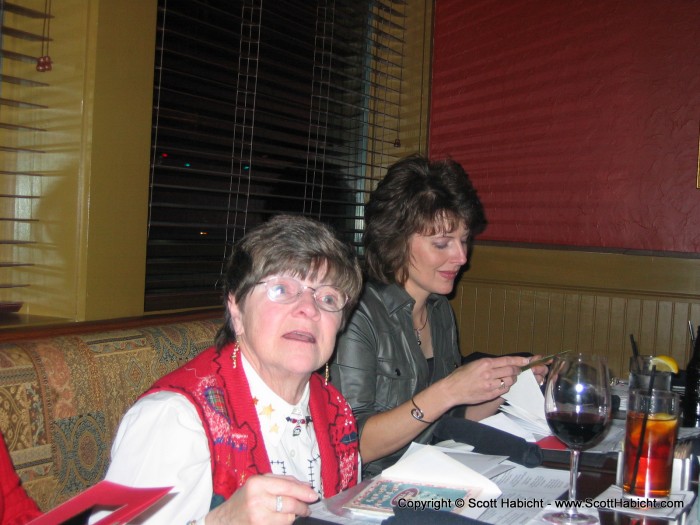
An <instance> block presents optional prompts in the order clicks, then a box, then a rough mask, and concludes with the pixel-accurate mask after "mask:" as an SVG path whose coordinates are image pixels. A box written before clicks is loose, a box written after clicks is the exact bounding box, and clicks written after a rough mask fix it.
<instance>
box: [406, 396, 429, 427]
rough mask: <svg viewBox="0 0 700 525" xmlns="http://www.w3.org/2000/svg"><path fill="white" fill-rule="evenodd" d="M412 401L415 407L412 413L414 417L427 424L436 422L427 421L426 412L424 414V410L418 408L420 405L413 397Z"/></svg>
mask: <svg viewBox="0 0 700 525" xmlns="http://www.w3.org/2000/svg"><path fill="white" fill-rule="evenodd" d="M411 403H413V408H412V409H411V415H412V416H413V419H415V420H416V421H420V422H421V423H425V424H426V425H432V424H433V423H435V421H426V420H425V419H423V418H424V417H425V414H423V411H422V410H421V409H420V408H418V405H416V402H415V401H414V400H413V398H411Z"/></svg>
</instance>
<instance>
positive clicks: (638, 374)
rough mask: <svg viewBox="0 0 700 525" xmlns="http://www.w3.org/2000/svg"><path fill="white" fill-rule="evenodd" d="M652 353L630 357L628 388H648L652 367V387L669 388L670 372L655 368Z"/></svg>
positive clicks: (657, 388) (658, 388)
mask: <svg viewBox="0 0 700 525" xmlns="http://www.w3.org/2000/svg"><path fill="white" fill-rule="evenodd" d="M653 359H654V356H653V355H637V356H632V357H630V382H629V389H630V390H634V389H635V388H643V389H647V388H649V379H650V378H651V371H652V369H654V388H655V389H656V390H668V391H670V390H671V372H665V371H664V372H662V371H660V370H656V367H655V366H654V362H653Z"/></svg>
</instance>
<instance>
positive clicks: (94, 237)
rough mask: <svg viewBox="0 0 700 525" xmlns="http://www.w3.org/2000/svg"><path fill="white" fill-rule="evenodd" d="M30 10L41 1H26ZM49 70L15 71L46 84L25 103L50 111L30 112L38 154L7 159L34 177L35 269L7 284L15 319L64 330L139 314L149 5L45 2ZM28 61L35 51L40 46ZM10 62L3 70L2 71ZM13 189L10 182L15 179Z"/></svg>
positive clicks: (28, 250) (29, 254) (151, 27)
mask: <svg viewBox="0 0 700 525" xmlns="http://www.w3.org/2000/svg"><path fill="white" fill-rule="evenodd" d="M18 3H20V4H21V5H23V6H26V7H30V8H34V9H36V10H39V11H43V9H44V4H45V3H44V1H43V0H23V1H20V2H18ZM52 5H53V15H54V18H53V19H52V21H51V25H50V34H51V37H52V39H53V41H52V42H51V44H50V55H51V57H52V59H53V69H52V71H51V72H47V73H38V72H36V71H33V66H31V65H29V66H27V65H26V64H19V65H16V64H13V65H12V67H13V68H15V69H21V70H22V72H23V73H25V74H26V75H28V76H30V77H34V78H36V79H37V80H40V81H43V82H48V83H49V84H50V86H49V87H43V88H38V89H35V90H33V91H32V92H31V94H29V95H26V96H30V97H31V99H32V100H33V101H35V102H37V103H40V104H45V105H47V106H48V107H49V109H45V110H37V111H33V112H32V113H31V117H29V118H31V119H32V120H33V122H32V123H33V124H34V125H37V126H41V127H44V128H46V130H47V131H46V132H44V133H36V134H33V136H32V137H29V138H28V137H27V136H26V135H25V139H26V140H30V139H31V140H32V141H33V142H35V143H37V145H38V146H39V147H40V148H41V149H43V150H45V151H46V153H45V154H43V155H31V157H30V156H28V155H24V156H9V155H4V156H3V158H2V163H3V165H4V167H5V168H6V169H16V168H19V169H32V170H36V171H39V172H41V173H42V174H43V176H42V177H38V178H37V177H35V178H33V179H32V180H33V181H35V182H33V184H34V188H33V191H34V192H35V193H36V194H38V195H39V196H40V199H39V200H38V201H37V205H36V206H35V209H34V210H33V217H34V218H36V219H38V221H39V222H38V223H37V225H35V226H32V232H31V238H32V239H34V240H35V241H36V244H34V245H32V246H29V247H25V248H21V249H19V251H20V252H21V253H19V258H20V259H21V260H23V261H24V262H28V263H31V264H33V266H30V267H27V268H25V269H20V270H17V272H16V274H15V276H14V279H15V280H17V281H28V282H30V283H31V286H29V287H28V288H22V289H19V290H17V291H16V292H14V293H15V296H14V297H13V298H12V299H14V300H22V301H24V303H25V306H24V307H23V309H22V311H21V314H22V316H21V319H22V320H23V321H25V322H26V319H27V318H28V316H31V317H32V318H34V317H36V316H48V317H51V318H56V319H67V320H71V321H82V320H92V319H101V318H111V317H124V316H135V315H140V314H142V313H143V289H144V272H145V250H146V222H147V210H148V207H147V196H148V171H149V150H150V125H151V97H152V77H153V49H154V42H155V26H156V2H155V0H150V1H144V0H119V1H118V2H115V1H110V0H63V1H61V2H53V3H52ZM33 46H34V47H36V48H37V49H33V48H31V47H28V48H27V50H26V52H27V53H28V54H36V55H38V54H39V50H40V48H39V45H38V44H36V43H34V44H33ZM8 64H10V62H9V61H5V65H6V67H8V66H7V65H8ZM18 185H19V182H18Z"/></svg>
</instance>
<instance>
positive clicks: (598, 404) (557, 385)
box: [544, 353, 612, 524]
mask: <svg viewBox="0 0 700 525" xmlns="http://www.w3.org/2000/svg"><path fill="white" fill-rule="evenodd" d="M611 410H612V406H611V403H610V371H609V370H608V365H607V362H606V359H605V358H604V357H601V356H596V355H588V354H580V353H579V354H565V355H562V356H559V357H557V358H556V359H555V361H554V364H553V365H552V369H551V371H550V373H549V377H548V379H547V387H546V389H545V395H544V411H545V415H546V417H547V424H548V425H549V428H550V429H551V430H552V433H553V434H554V435H555V436H557V437H558V438H559V439H560V440H562V441H563V442H564V443H566V445H567V446H568V447H569V448H570V449H571V468H570V477H569V500H570V501H571V502H574V501H576V478H577V476H578V461H579V454H580V453H581V450H584V449H586V448H589V447H590V446H592V445H594V444H595V443H596V441H597V440H598V439H599V438H600V437H602V435H603V434H604V433H605V431H606V430H607V428H608V427H609V425H610V421H611V419H612V418H611ZM544 519H546V520H547V521H549V522H552V523H558V524H583V523H597V522H598V518H597V516H595V515H591V514H585V513H583V512H581V511H580V510H578V509H576V507H575V506H574V505H571V506H570V507H569V509H567V510H565V511H559V512H550V513H548V514H545V515H544Z"/></svg>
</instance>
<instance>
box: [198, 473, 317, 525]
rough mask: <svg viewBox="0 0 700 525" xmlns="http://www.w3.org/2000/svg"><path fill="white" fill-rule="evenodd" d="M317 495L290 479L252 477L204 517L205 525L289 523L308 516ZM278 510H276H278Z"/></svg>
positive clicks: (286, 477) (263, 476)
mask: <svg viewBox="0 0 700 525" xmlns="http://www.w3.org/2000/svg"><path fill="white" fill-rule="evenodd" d="M317 500H318V493H317V492H316V491H315V490H314V489H312V488H311V487H310V486H309V485H308V484H307V483H302V482H301V481H299V480H297V479H296V478H293V477H292V476H278V475H275V474H265V475H262V476H252V477H250V478H248V481H246V482H245V484H244V485H243V486H242V487H241V488H240V489H238V490H237V491H236V492H234V493H233V494H232V495H231V497H230V498H229V499H227V500H226V501H225V502H224V503H222V504H221V505H219V506H218V507H216V508H215V509H214V510H212V511H211V512H210V513H209V514H207V516H206V523H207V525H231V524H238V523H240V524H261V525H267V524H270V525H275V524H284V523H292V522H293V521H294V520H295V519H296V517H297V516H308V515H309V514H310V511H309V504H310V503H313V502H315V501H317ZM278 507H279V509H278Z"/></svg>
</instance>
